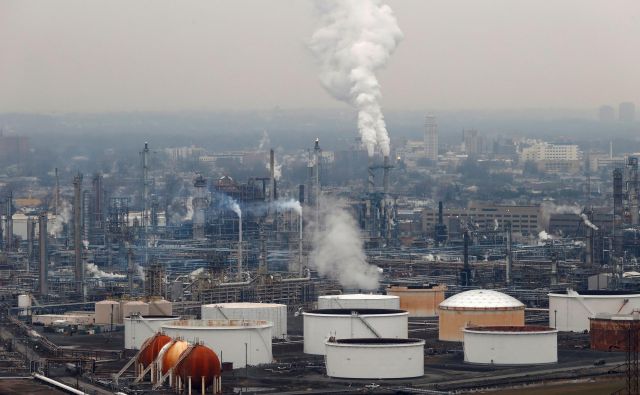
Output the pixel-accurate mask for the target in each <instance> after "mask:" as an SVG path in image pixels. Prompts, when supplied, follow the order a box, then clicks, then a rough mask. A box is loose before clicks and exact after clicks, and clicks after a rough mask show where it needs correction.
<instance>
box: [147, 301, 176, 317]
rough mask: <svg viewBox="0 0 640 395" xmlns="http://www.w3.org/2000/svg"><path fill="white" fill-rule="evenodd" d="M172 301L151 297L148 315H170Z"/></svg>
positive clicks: (171, 312)
mask: <svg viewBox="0 0 640 395" xmlns="http://www.w3.org/2000/svg"><path fill="white" fill-rule="evenodd" d="M172 314H173V303H171V302H169V301H168V300H165V299H152V300H150V301H149V315H172Z"/></svg>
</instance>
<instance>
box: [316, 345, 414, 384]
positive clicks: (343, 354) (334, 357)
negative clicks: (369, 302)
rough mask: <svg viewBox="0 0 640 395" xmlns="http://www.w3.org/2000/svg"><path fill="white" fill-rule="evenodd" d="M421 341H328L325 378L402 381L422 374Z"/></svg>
mask: <svg viewBox="0 0 640 395" xmlns="http://www.w3.org/2000/svg"><path fill="white" fill-rule="evenodd" d="M424 343H425V342H424V340H421V339H389V338H364V339H337V340H336V339H329V340H328V341H327V342H326V343H325V346H326V353H327V354H326V357H325V364H326V368H327V376H329V377H338V378H346V379H401V378H412V377H420V376H423V375H424Z"/></svg>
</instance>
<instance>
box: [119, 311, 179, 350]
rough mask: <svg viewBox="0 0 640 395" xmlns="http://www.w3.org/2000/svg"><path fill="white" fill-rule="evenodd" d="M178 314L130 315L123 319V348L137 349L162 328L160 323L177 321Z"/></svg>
mask: <svg viewBox="0 0 640 395" xmlns="http://www.w3.org/2000/svg"><path fill="white" fill-rule="evenodd" d="M179 319H180V317H179V316H164V315H135V314H134V315H132V316H130V317H127V318H125V319H124V348H126V349H128V350H139V349H140V347H141V346H142V344H143V343H144V342H145V341H146V340H147V339H148V338H150V337H153V336H154V335H155V334H156V333H158V332H160V331H161V330H162V325H165V324H168V323H171V322H173V321H178V320H179Z"/></svg>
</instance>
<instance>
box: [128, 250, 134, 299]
mask: <svg viewBox="0 0 640 395" xmlns="http://www.w3.org/2000/svg"><path fill="white" fill-rule="evenodd" d="M134 274H135V270H134V268H133V250H132V249H131V248H129V251H128V252H127V279H128V281H129V295H133V276H134Z"/></svg>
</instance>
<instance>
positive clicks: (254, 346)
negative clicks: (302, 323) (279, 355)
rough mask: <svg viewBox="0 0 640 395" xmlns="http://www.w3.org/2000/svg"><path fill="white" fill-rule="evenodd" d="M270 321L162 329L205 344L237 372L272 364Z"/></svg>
mask: <svg viewBox="0 0 640 395" xmlns="http://www.w3.org/2000/svg"><path fill="white" fill-rule="evenodd" d="M272 327H273V324H271V323H270V322H268V321H258V320H254V321H250V320H181V321H174V322H171V323H169V324H165V325H163V326H162V330H163V332H164V333H166V334H167V335H169V336H171V337H173V338H176V337H181V338H183V339H185V340H187V341H191V342H194V343H197V342H202V343H203V344H204V345H205V346H207V347H209V348H210V349H212V350H214V351H215V352H216V353H217V354H218V355H219V357H220V358H221V360H222V362H223V363H225V362H231V363H233V366H234V368H240V367H244V366H246V364H247V363H248V364H249V365H261V364H265V363H271V362H272V360H273V355H272V351H271V328H272Z"/></svg>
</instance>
